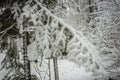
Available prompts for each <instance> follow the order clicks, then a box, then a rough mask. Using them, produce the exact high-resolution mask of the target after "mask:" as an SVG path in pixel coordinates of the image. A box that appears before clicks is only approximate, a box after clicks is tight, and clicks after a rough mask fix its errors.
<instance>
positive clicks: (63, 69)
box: [31, 60, 92, 80]
mask: <svg viewBox="0 0 120 80" xmlns="http://www.w3.org/2000/svg"><path fill="white" fill-rule="evenodd" d="M46 63H47V60H46ZM32 65H35V64H34V63H33V64H32ZM32 65H31V66H32ZM50 67H51V80H54V70H53V61H52V60H51V66H50ZM45 68H46V69H45ZM39 70H40V71H39V72H40V73H41V76H40V75H38V74H37V75H38V77H39V78H40V77H42V80H49V78H48V77H47V76H46V78H43V77H45V73H44V72H43V71H46V70H48V67H47V66H46V65H43V67H42V68H39ZM58 71H59V80H92V73H91V72H86V71H85V68H84V67H82V66H81V67H79V66H78V65H77V64H75V63H73V62H70V61H68V60H58ZM32 74H36V72H35V67H32Z"/></svg>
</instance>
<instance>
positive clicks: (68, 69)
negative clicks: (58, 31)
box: [0, 53, 92, 80]
mask: <svg viewBox="0 0 120 80" xmlns="http://www.w3.org/2000/svg"><path fill="white" fill-rule="evenodd" d="M4 56H5V55H4V54H2V53H0V63H1V61H2V60H3V58H4ZM44 64H45V63H44ZM44 64H43V65H42V67H41V68H39V69H38V67H36V65H37V66H38V64H35V63H31V73H32V75H34V74H36V75H37V76H38V77H39V79H40V80H41V79H42V80H48V79H49V78H48V77H47V74H46V73H45V71H47V72H48V67H47V66H46V65H44ZM50 67H51V80H54V68H53V64H52V60H51V66H50ZM0 68H1V64H0ZM58 70H59V78H60V79H59V80H90V79H91V78H92V73H90V72H86V71H85V68H84V67H79V66H78V65H77V64H75V63H74V62H71V61H68V60H66V59H64V60H58ZM36 71H37V72H36ZM39 73H40V74H41V75H40V74H39ZM5 74H6V70H1V71H0V80H2V78H3V77H4V75H5ZM41 77H42V78H41Z"/></svg>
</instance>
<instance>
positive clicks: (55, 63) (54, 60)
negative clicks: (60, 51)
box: [53, 57, 59, 80]
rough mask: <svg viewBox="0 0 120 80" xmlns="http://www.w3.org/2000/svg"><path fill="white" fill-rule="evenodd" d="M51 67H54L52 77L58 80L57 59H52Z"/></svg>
mask: <svg viewBox="0 0 120 80" xmlns="http://www.w3.org/2000/svg"><path fill="white" fill-rule="evenodd" d="M53 65H54V76H55V80H59V73H58V62H57V57H53Z"/></svg>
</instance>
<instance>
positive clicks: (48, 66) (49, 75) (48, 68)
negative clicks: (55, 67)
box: [48, 59, 51, 80]
mask: <svg viewBox="0 0 120 80" xmlns="http://www.w3.org/2000/svg"><path fill="white" fill-rule="evenodd" d="M48 69H49V80H51V69H50V59H48Z"/></svg>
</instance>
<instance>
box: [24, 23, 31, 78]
mask: <svg viewBox="0 0 120 80" xmlns="http://www.w3.org/2000/svg"><path fill="white" fill-rule="evenodd" d="M26 25H27V23H26V22H24V23H23V27H24V32H23V59H24V78H25V80H31V73H30V61H29V60H28V56H27V31H26V29H27V26H26Z"/></svg>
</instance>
